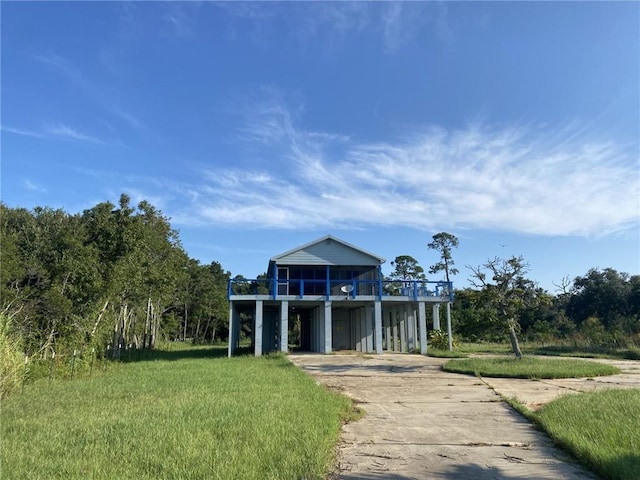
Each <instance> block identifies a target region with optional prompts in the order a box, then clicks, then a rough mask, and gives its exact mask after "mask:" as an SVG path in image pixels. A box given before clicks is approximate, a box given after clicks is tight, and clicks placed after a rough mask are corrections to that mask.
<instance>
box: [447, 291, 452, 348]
mask: <svg viewBox="0 0 640 480" xmlns="http://www.w3.org/2000/svg"><path fill="white" fill-rule="evenodd" d="M447 337H448V338H449V351H452V350H453V338H452V334H451V302H447Z"/></svg>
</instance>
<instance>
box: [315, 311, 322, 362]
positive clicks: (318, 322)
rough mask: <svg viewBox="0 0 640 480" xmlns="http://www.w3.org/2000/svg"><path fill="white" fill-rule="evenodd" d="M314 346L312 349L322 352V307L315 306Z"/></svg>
mask: <svg viewBox="0 0 640 480" xmlns="http://www.w3.org/2000/svg"><path fill="white" fill-rule="evenodd" d="M314 314H315V315H314V326H313V327H314V328H313V330H314V332H315V334H314V341H313V344H314V347H313V351H314V352H318V353H322V346H323V345H324V308H323V307H317V308H316V309H315V311H314Z"/></svg>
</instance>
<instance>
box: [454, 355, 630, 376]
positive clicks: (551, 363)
mask: <svg viewBox="0 0 640 480" xmlns="http://www.w3.org/2000/svg"><path fill="white" fill-rule="evenodd" d="M443 368H444V370H446V371H447V372H453V373H467V374H471V375H480V376H483V377H505V378H583V377H596V376H600V375H614V374H616V373H620V370H619V369H618V368H616V367H613V366H610V365H604V364H602V363H598V362H593V361H589V360H577V359H568V358H567V359H565V358H562V359H559V358H558V359H554V358H535V357H528V356H525V357H522V358H521V359H516V358H515V357H498V358H463V359H454V360H449V361H448V362H447V363H446V364H445V365H444V366H443Z"/></svg>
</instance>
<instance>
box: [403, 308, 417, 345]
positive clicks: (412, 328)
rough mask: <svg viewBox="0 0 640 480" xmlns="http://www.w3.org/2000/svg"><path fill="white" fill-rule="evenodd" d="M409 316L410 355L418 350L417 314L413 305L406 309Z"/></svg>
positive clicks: (408, 338) (408, 339) (408, 342)
mask: <svg viewBox="0 0 640 480" xmlns="http://www.w3.org/2000/svg"><path fill="white" fill-rule="evenodd" d="M405 310H406V314H407V346H408V348H409V353H411V352H413V350H414V349H415V348H416V314H415V310H414V309H413V305H407V306H406V307H405Z"/></svg>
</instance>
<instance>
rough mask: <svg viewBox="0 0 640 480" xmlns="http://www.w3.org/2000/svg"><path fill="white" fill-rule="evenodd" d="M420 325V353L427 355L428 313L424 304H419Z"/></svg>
mask: <svg viewBox="0 0 640 480" xmlns="http://www.w3.org/2000/svg"><path fill="white" fill-rule="evenodd" d="M418 324H419V328H420V353H421V354H422V355H426V354H427V312H426V308H425V304H424V302H420V303H418Z"/></svg>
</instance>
